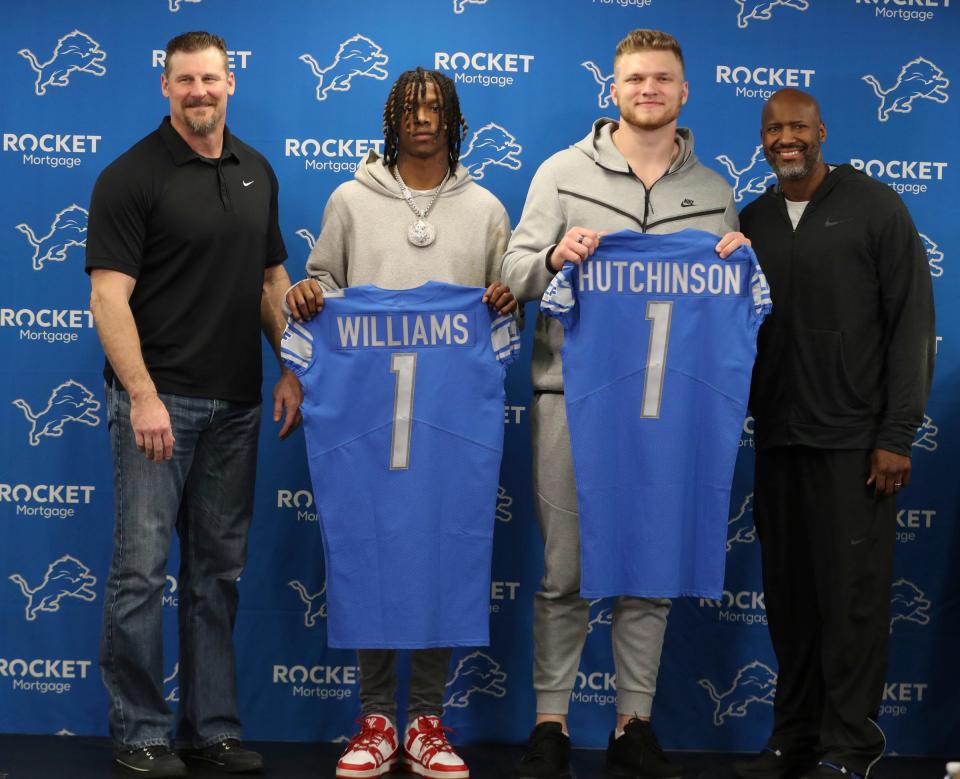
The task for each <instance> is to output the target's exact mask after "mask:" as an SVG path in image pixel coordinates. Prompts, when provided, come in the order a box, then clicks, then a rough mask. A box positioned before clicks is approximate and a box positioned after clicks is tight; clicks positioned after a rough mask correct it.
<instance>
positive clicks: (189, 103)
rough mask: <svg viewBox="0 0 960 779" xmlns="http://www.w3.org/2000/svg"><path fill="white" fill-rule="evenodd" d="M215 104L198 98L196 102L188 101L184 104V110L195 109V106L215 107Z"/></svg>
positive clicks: (207, 99) (206, 99)
mask: <svg viewBox="0 0 960 779" xmlns="http://www.w3.org/2000/svg"><path fill="white" fill-rule="evenodd" d="M216 104H217V103H216V101H215V100H210V99H209V98H203V97H202V98H200V99H198V100H188V101H187V102H186V103H184V106H185V107H186V108H196V107H197V106H201V105H206V106H215V105H216Z"/></svg>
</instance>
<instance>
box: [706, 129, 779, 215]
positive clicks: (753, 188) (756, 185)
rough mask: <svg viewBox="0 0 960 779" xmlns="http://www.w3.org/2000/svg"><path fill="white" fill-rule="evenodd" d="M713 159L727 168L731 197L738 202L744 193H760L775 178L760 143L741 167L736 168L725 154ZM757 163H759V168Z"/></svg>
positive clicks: (775, 175)
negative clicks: (730, 182) (730, 180)
mask: <svg viewBox="0 0 960 779" xmlns="http://www.w3.org/2000/svg"><path fill="white" fill-rule="evenodd" d="M714 159H715V160H716V161H717V162H719V163H720V164H721V165H723V167H725V168H726V169H727V175H728V176H730V178H731V179H732V180H733V199H734V200H735V201H736V202H738V203H739V202H740V201H742V200H743V198H744V196H745V195H762V194H763V192H764V191H765V190H766V188H767V187H768V186H770V185H771V184H772V183H773V182H774V181H776V180H777V174H776V173H774V172H773V171H772V170H770V168H769V166H768V165H767V162H766V159H765V158H764V156H763V145H762V144H758V145H757V148H756V149H754V150H753V156H752V157H751V158H750V161H749V162H748V163H747V164H746V165H744V166H743V167H742V168H737V166H736V165H734V164H733V160H731V159H730V158H729V157H728V156H727V155H726V154H720V155H718V156H717V157H715V158H714ZM757 165H760V168H759V169H757Z"/></svg>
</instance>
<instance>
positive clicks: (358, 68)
mask: <svg viewBox="0 0 960 779" xmlns="http://www.w3.org/2000/svg"><path fill="white" fill-rule="evenodd" d="M298 59H299V60H300V61H301V62H306V63H307V65H309V66H310V70H311V71H312V72H313V75H314V76H316V77H317V78H318V79H320V82H319V83H318V84H317V100H321V101H322V100H326V99H327V96H328V94H329V93H330V91H331V90H332V91H334V92H346V91H347V90H349V89H350V86H351V81H352V80H353V79H354V78H355V77H360V76H369V77H370V78H375V79H377V81H383V80H384V79H385V78H386V77H387V76H388V75H389V74H388V73H387V71H386V70H385V69H384V67H383V66H384V65H386V64H387V63H388V62H389V61H390V58H389V57H388V56H387V55H386V54H384V53H383V49H381V48H380V46H379V45H378V44H376V43H374V42H373V41H372V40H370V39H369V38H367V37H366V36H365V35H359V34H358V35H354V36H353V37H352V38H347V40H345V41H344V42H343V43H341V44H340V48H339V49H337V54H336V56H335V57H334V58H333V62H331V63H330V64H329V65H327V67H325V68H321V67H320V65H319V64H318V63H317V61H316V60H315V59H314V58H313V57H312V56H310V55H309V54H301V55H300V57H299V58H298Z"/></svg>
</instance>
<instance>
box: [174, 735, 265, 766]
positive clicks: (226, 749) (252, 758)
mask: <svg viewBox="0 0 960 779" xmlns="http://www.w3.org/2000/svg"><path fill="white" fill-rule="evenodd" d="M180 755H181V756H182V757H183V758H184V759H185V760H189V761H191V762H197V763H204V764H206V765H208V766H212V767H213V768H216V769H217V770H218V771H223V772H224V773H227V774H246V773H254V772H259V771H260V770H261V769H262V768H263V758H262V757H260V754H259V753H258V752H254V751H252V750H250V749H244V748H243V745H242V744H241V743H240V741H239V740H238V739H235V738H228V739H224V740H223V741H219V742H217V743H216V744H210V746H206V747H203V748H202V749H183V750H181V751H180Z"/></svg>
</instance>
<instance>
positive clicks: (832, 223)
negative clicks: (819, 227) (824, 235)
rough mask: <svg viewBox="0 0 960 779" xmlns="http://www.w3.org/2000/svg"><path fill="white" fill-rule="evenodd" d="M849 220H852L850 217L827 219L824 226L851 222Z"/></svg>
mask: <svg viewBox="0 0 960 779" xmlns="http://www.w3.org/2000/svg"><path fill="white" fill-rule="evenodd" d="M849 221H851V220H850V219H827V221H826V222H824V223H823V226H824V227H836V226H837V225H841V224H843V223H844V222H849Z"/></svg>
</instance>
